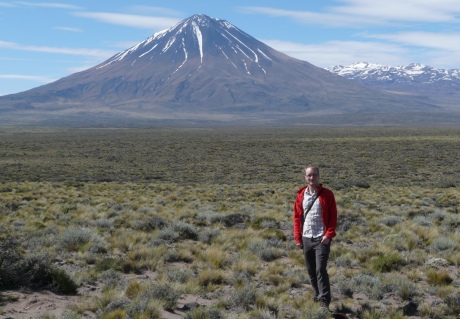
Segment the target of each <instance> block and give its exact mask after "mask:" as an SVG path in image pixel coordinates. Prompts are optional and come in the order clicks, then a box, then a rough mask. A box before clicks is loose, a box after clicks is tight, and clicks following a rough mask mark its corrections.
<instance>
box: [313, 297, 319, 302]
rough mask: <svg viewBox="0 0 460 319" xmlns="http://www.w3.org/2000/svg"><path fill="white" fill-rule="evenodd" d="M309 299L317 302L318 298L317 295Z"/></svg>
mask: <svg viewBox="0 0 460 319" xmlns="http://www.w3.org/2000/svg"><path fill="white" fill-rule="evenodd" d="M311 300H313V301H314V302H318V301H319V298H318V296H313V298H311Z"/></svg>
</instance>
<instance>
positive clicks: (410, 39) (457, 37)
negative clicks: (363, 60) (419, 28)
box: [370, 32, 460, 52]
mask: <svg viewBox="0 0 460 319" xmlns="http://www.w3.org/2000/svg"><path fill="white" fill-rule="evenodd" d="M370 37H373V38H378V39H385V40H389V41H393V42H399V43H402V44H405V45H413V46H420V47H425V48H433V49H441V50H448V51H453V52H460V33H435V32H399V33H394V34H376V35H371V36H370Z"/></svg>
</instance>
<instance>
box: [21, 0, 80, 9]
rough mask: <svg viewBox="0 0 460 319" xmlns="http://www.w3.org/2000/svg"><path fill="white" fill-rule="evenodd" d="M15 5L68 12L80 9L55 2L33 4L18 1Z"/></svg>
mask: <svg viewBox="0 0 460 319" xmlns="http://www.w3.org/2000/svg"><path fill="white" fill-rule="evenodd" d="M17 3H18V4H20V5H23V6H28V7H42V8H54V9H70V10H78V9H81V7H78V6H75V5H72V4H66V3H57V2H39V3H33V2H25V1H19V2H17Z"/></svg>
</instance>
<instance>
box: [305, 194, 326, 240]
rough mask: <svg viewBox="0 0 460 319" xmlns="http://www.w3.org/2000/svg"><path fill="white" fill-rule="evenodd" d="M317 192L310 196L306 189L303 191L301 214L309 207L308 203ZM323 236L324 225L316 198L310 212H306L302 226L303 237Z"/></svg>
mask: <svg viewBox="0 0 460 319" xmlns="http://www.w3.org/2000/svg"><path fill="white" fill-rule="evenodd" d="M316 195H317V192H315V193H313V194H310V193H309V192H308V187H307V188H306V189H305V194H304V197H303V202H302V207H303V213H304V216H305V212H306V210H307V208H308V206H309V205H310V203H311V202H312V201H313V200H314V199H315V197H316ZM323 235H324V223H323V215H322V210H321V204H320V202H319V199H318V198H317V199H316V201H315V203H314V204H313V206H312V207H311V209H310V211H309V212H308V215H307V218H305V221H304V224H303V234H302V236H303V237H307V238H317V237H320V236H323Z"/></svg>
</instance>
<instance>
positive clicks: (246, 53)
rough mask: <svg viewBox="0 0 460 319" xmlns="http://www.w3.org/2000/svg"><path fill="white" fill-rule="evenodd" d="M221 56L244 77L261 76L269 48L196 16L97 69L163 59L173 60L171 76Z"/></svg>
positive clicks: (222, 23) (224, 23) (230, 27)
mask: <svg viewBox="0 0 460 319" xmlns="http://www.w3.org/2000/svg"><path fill="white" fill-rule="evenodd" d="M216 56H221V57H224V58H225V59H226V62H227V63H228V64H229V66H232V67H234V68H235V69H239V70H241V71H242V72H245V73H247V74H252V73H254V72H256V73H264V74H266V69H265V68H264V66H263V62H261V61H263V60H265V61H270V60H271V58H270V56H271V53H270V49H269V48H268V47H267V46H266V45H265V44H263V43H262V42H260V41H258V40H256V39H254V38H252V37H251V36H249V35H248V34H247V33H245V32H243V31H241V30H240V29H238V28H237V27H235V26H234V25H232V24H231V23H229V22H227V21H225V20H221V19H216V18H211V17H209V16H207V15H203V14H196V15H193V16H191V17H190V18H188V19H185V20H183V21H181V22H179V23H177V24H176V25H174V26H172V27H171V28H169V29H167V30H163V31H160V32H156V33H155V34H153V35H152V36H151V37H149V38H147V39H146V40H145V41H143V42H141V43H139V44H137V45H135V46H133V47H131V48H129V49H127V50H125V51H122V52H120V53H118V54H117V55H115V56H113V57H112V58H111V59H109V60H108V61H106V62H105V63H103V64H101V65H99V66H97V68H99V69H101V68H105V67H107V66H109V65H112V64H114V63H116V62H119V61H122V60H126V59H128V60H129V61H130V62H131V63H132V64H133V65H134V64H135V63H139V62H141V61H143V62H145V61H149V60H155V61H157V62H158V61H159V59H162V58H166V57H167V59H168V61H171V60H172V61H174V64H175V66H176V68H175V69H174V70H173V71H172V72H171V74H173V73H175V72H177V71H178V70H179V69H181V68H183V67H184V65H186V64H187V63H189V62H191V61H192V60H193V61H194V62H193V63H194V64H196V63H197V62H198V64H200V65H201V64H203V63H205V62H206V59H207V57H216Z"/></svg>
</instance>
